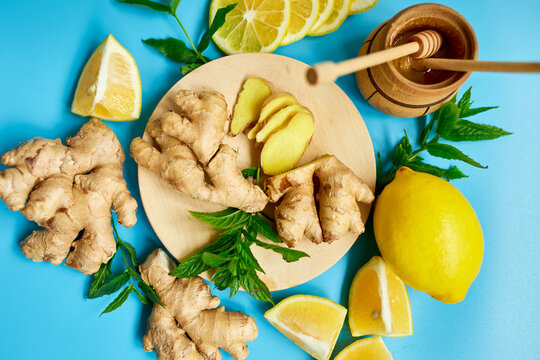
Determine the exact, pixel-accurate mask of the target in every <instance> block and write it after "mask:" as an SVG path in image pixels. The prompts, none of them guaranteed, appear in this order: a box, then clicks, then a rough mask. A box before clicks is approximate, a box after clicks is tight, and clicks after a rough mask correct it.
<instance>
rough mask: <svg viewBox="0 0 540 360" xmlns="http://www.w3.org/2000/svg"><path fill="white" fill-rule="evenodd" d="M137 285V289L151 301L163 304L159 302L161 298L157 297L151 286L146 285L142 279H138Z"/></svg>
mask: <svg viewBox="0 0 540 360" xmlns="http://www.w3.org/2000/svg"><path fill="white" fill-rule="evenodd" d="M137 285H138V286H139V289H141V290H142V292H143V293H144V294H145V295H146V296H147V297H148V299H149V300H150V301H151V302H153V303H155V304H159V305H161V306H163V304H162V303H161V300H160V299H159V296H158V295H157V294H156V291H155V290H154V288H153V287H151V286H150V285H148V284H147V283H145V282H144V281H142V280H141V281H139V282H138V283H137Z"/></svg>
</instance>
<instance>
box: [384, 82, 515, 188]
mask: <svg viewBox="0 0 540 360" xmlns="http://www.w3.org/2000/svg"><path fill="white" fill-rule="evenodd" d="M471 89H472V88H469V89H468V90H467V91H465V93H464V94H463V96H462V97H461V99H460V100H459V101H457V102H456V96H454V97H453V98H452V100H450V101H449V102H447V103H446V104H444V105H443V106H441V108H440V109H438V110H437V111H435V112H433V114H431V118H430V120H429V121H428V122H427V123H425V125H424V128H423V129H422V131H421V133H420V137H419V139H418V145H419V149H417V150H414V151H413V149H412V146H411V143H410V140H409V137H408V136H407V132H405V135H404V136H403V138H402V139H401V142H400V143H399V144H398V145H397V146H396V149H395V151H394V158H393V160H392V166H391V168H390V169H389V170H388V171H387V172H386V174H383V171H382V164H381V159H380V154H379V153H377V159H378V165H377V192H380V191H382V189H383V188H384V187H385V186H386V185H388V184H389V183H390V182H391V181H392V180H393V179H394V176H395V175H396V171H397V170H398V169H399V168H400V167H402V166H407V167H409V168H411V169H412V170H414V171H420V172H425V173H428V174H432V175H435V176H438V177H441V178H444V179H447V180H452V179H459V178H463V177H467V175H465V174H464V173H463V172H462V171H461V170H460V169H458V167H457V166H451V167H450V168H448V169H443V168H440V167H437V166H434V165H430V164H427V163H425V162H424V161H423V160H424V159H423V158H422V157H420V154H421V153H422V152H423V151H427V152H428V153H429V154H430V155H432V156H435V157H439V158H443V159H447V160H458V161H462V162H464V163H466V164H469V165H472V166H475V167H478V168H483V169H485V168H487V166H484V165H482V164H480V163H479V162H478V161H476V160H474V159H472V158H471V157H470V156H468V155H466V154H465V153H463V152H462V151H461V150H459V149H458V148H456V147H455V146H453V145H450V144H444V143H440V142H439V141H440V140H441V139H444V140H447V141H451V142H460V141H481V140H491V139H496V138H498V137H501V136H505V135H510V134H511V133H510V132H507V131H505V130H503V129H500V128H498V127H495V126H491V125H485V124H477V123H474V122H472V121H469V120H465V119H464V118H468V117H471V116H473V115H477V114H480V113H483V112H485V111H488V110H491V109H496V108H497V106H487V107H478V108H471V105H472V103H473V102H472V101H471ZM424 119H427V117H424ZM430 137H431V139H430Z"/></svg>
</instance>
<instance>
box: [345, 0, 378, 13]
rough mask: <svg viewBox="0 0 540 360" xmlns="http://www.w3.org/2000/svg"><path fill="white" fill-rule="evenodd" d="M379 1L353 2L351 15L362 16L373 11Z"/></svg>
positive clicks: (350, 10) (363, 0)
mask: <svg viewBox="0 0 540 360" xmlns="http://www.w3.org/2000/svg"><path fill="white" fill-rule="evenodd" d="M377 1H379V0H352V2H351V8H350V9H349V14H360V13H363V12H364V11H368V10H370V9H372V8H373V7H374V6H375V5H377Z"/></svg>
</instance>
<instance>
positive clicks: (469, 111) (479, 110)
mask: <svg viewBox="0 0 540 360" xmlns="http://www.w3.org/2000/svg"><path fill="white" fill-rule="evenodd" d="M497 108H498V106H484V107H479V108H474V109H467V110H466V111H462V112H461V113H460V114H459V117H461V118H466V117H470V116H473V115H476V114H480V113H483V112H484V111H488V110H491V109H497Z"/></svg>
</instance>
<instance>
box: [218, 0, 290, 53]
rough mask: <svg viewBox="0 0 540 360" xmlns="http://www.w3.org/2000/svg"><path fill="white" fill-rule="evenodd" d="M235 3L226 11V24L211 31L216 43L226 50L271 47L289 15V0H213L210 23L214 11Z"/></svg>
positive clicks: (282, 32)
mask: <svg viewBox="0 0 540 360" xmlns="http://www.w3.org/2000/svg"><path fill="white" fill-rule="evenodd" d="M234 3H236V4H237V5H236V7H235V8H234V9H233V10H232V11H231V12H229V13H228V14H227V16H226V18H225V24H223V26H222V27H221V28H220V29H219V30H218V31H217V32H216V33H215V34H214V36H213V39H214V42H215V43H216V45H217V46H218V47H219V48H220V49H221V50H223V52H225V53H226V54H229V55H230V54H239V53H248V52H265V53H270V52H272V51H274V50H275V49H276V48H277V47H278V46H279V45H280V44H281V41H282V40H283V38H284V37H285V34H286V33H287V28H288V27H289V22H290V19H291V1H290V0H212V3H211V4H210V23H212V21H213V20H214V16H215V15H216V12H217V11H218V10H219V9H220V8H222V7H225V6H227V5H230V4H234Z"/></svg>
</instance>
